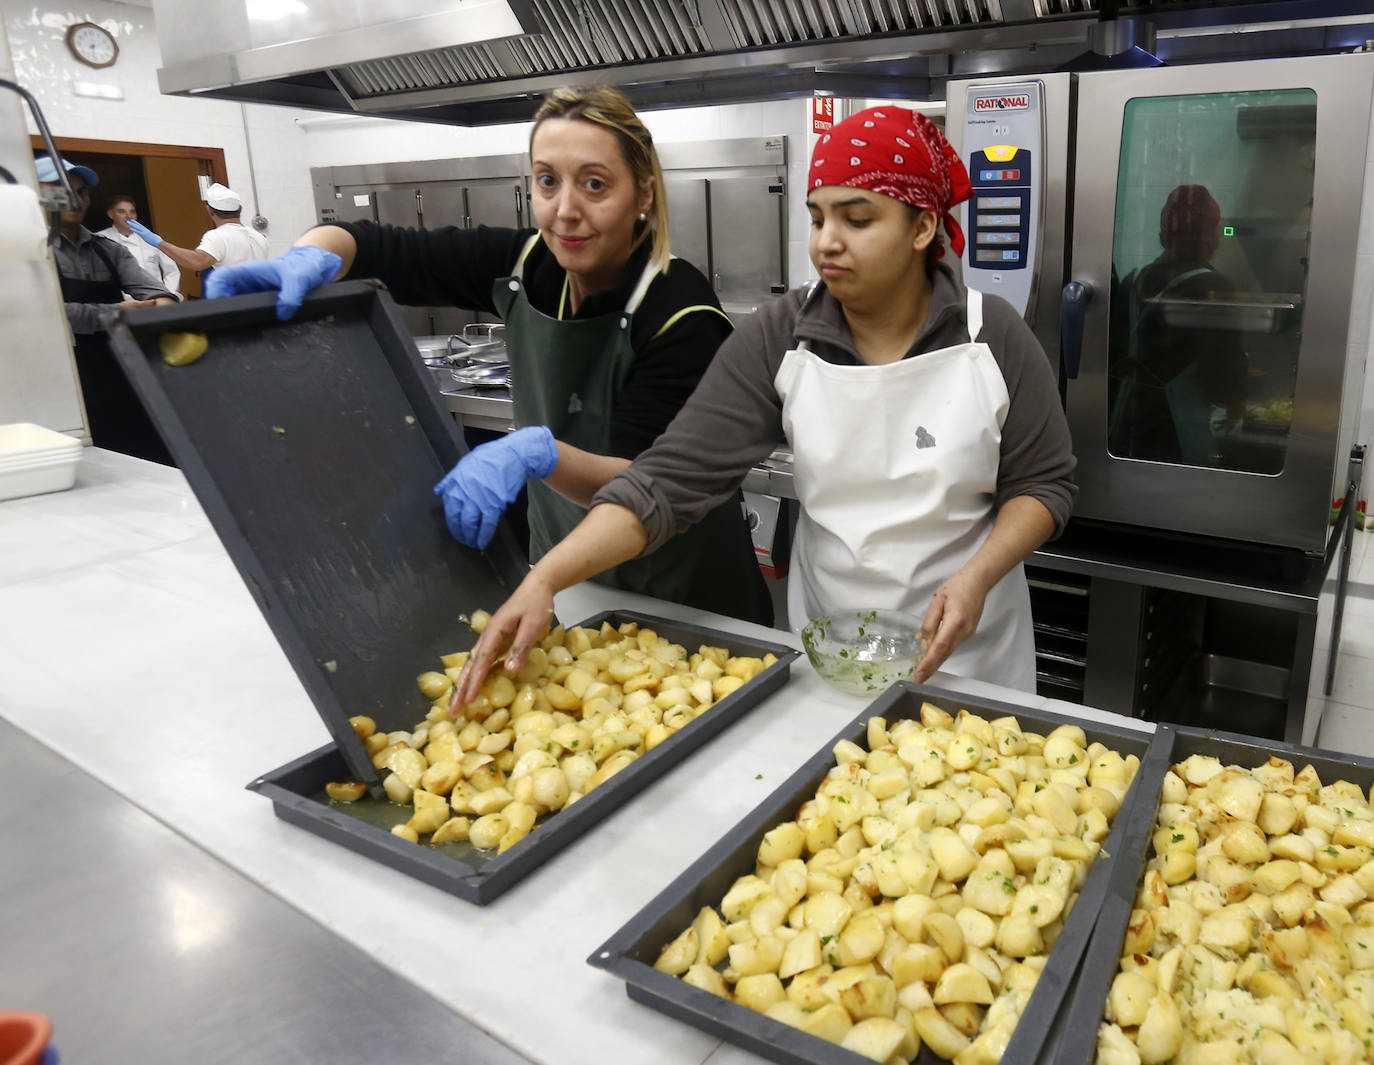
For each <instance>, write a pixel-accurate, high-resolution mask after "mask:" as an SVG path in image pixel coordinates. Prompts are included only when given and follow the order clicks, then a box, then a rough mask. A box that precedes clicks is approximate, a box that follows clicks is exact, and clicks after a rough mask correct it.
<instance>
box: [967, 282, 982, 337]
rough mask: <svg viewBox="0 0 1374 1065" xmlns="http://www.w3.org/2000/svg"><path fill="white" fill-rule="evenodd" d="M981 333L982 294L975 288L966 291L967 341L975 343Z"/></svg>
mask: <svg viewBox="0 0 1374 1065" xmlns="http://www.w3.org/2000/svg"><path fill="white" fill-rule="evenodd" d="M982 331H983V294H982V293H981V292H979V291H978V290H977V289H976V288H971V289H969V290H968V339H969V343H976V342H977V340H978V334H979V333H981V332H982Z"/></svg>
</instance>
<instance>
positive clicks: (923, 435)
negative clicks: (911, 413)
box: [916, 425, 935, 448]
mask: <svg viewBox="0 0 1374 1065" xmlns="http://www.w3.org/2000/svg"><path fill="white" fill-rule="evenodd" d="M916 446H917V447H918V448H927V447H934V446H935V437H933V436H931V435H930V434H929V433H928V432H926V427H925V426H924V425H918V426H916Z"/></svg>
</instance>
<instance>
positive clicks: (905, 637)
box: [801, 610, 925, 695]
mask: <svg viewBox="0 0 1374 1065" xmlns="http://www.w3.org/2000/svg"><path fill="white" fill-rule="evenodd" d="M801 638H802V646H803V647H805V648H806V657H807V658H809V659H810V660H811V665H812V668H814V669H815V670H816V672H817V673H819V674H820V675H821V678H822V679H823V680H825V681H826V682H828V683H829V684H830V685H831V686H832V687H834V688H838V689H839V690H840V691H842V692H844V693H845V694H847V695H877V694H878V693H880V692H883V691H886V690H887V689H888V688H889V687H891V685H892V684H893V683H894V682H895V681H899V680H911V678H912V674H913V673H915V671H916V665H917V663H918V662H920V661H921V656H922V655H923V654H924V653H925V648H924V647H923V646H922V644H921V619H920V618H917V617H913V616H912V615H911V614H904V613H902V612H901V611H899V610H847V611H842V612H839V613H835V614H827V615H823V616H821V617H817V618H812V619H811V620H810V621H809V622H807V624H806V627H805V628H804V629H802V632H801Z"/></svg>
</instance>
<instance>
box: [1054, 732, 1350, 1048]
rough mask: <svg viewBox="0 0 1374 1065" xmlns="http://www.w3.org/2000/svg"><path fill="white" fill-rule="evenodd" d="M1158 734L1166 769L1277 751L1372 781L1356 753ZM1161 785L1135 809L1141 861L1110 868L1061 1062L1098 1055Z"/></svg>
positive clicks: (1297, 764) (1247, 761)
mask: <svg viewBox="0 0 1374 1065" xmlns="http://www.w3.org/2000/svg"><path fill="white" fill-rule="evenodd" d="M1157 736H1158V741H1159V746H1160V750H1161V753H1162V754H1163V755H1164V760H1165V772H1167V771H1168V769H1169V767H1170V766H1173V765H1176V764H1177V763H1179V762H1181V761H1183V760H1184V759H1185V758H1188V757H1190V756H1192V755H1194V754H1206V755H1212V756H1214V757H1216V758H1219V759H1221V762H1222V764H1223V765H1239V766H1243V767H1245V768H1247V769H1253V768H1254V767H1256V766H1260V765H1263V764H1264V763H1265V762H1266V761H1268V759H1269V756H1270V755H1276V756H1278V757H1280V758H1284V759H1287V760H1288V761H1290V762H1293V763H1294V768H1295V769H1299V770H1300V769H1301V768H1302V766H1303V765H1307V764H1310V765H1311V766H1313V768H1315V769H1316V770H1317V773H1318V775H1320V776H1321V778H1322V782H1323V783H1325V784H1329V783H1331V782H1332V781H1334V780H1338V779H1344V780H1349V781H1350V782H1351V783H1355V784H1359V785H1360V786H1361V787H1362V788H1364V789H1365V790H1366V791H1368V790H1369V788H1370V786H1371V785H1374V759H1371V758H1363V757H1360V756H1359V755H1352V754H1340V753H1338V752H1335V751H1323V750H1321V749H1319V748H1316V747H1299V746H1296V745H1293V744H1288V743H1279V742H1277V741H1275V740H1268V739H1259V738H1257V737H1255V736H1242V735H1239V734H1237V733H1233V732H1213V731H1207V730H1203V729H1196V728H1187V727H1183V726H1169V725H1160V726H1159V732H1158V733H1157ZM1162 787H1163V776H1162V775H1161V777H1160V784H1159V787H1157V788H1156V789H1155V792H1154V795H1153V796H1152V797H1151V798H1150V799H1149V801H1142V803H1141V805H1140V807H1139V808H1138V810H1137V814H1138V816H1139V817H1140V819H1141V820H1143V821H1145V832H1146V837H1145V839H1146V846H1145V847H1144V848H1143V849H1142V850H1141V853H1140V857H1139V861H1137V862H1135V863H1134V867H1130V866H1127V865H1124V864H1118V866H1117V867H1116V869H1114V870H1113V883H1112V889H1111V892H1110V893H1109V895H1108V899H1107V903H1106V904H1105V905H1104V906H1103V908H1102V912H1101V913H1100V914H1099V915H1098V919H1097V927H1096V928H1095V929H1094V930H1093V935H1092V939H1091V940H1090V941H1089V943H1088V950H1087V953H1086V954H1085V955H1084V958H1083V966H1082V969H1081V971H1080V973H1079V978H1078V983H1077V986H1076V987H1075V989H1074V993H1073V996H1072V998H1071V999H1070V1002H1069V1006H1068V1008H1067V1009H1066V1010H1065V1019H1064V1025H1063V1033H1062V1038H1061V1040H1060V1043H1059V1047H1058V1053H1057V1055H1056V1057H1055V1061H1056V1062H1057V1063H1059V1065H1091V1063H1092V1062H1093V1061H1094V1060H1095V1059H1096V1057H1097V1031H1098V1026H1099V1025H1100V1024H1101V1023H1102V1020H1103V1016H1102V1014H1103V1011H1104V1009H1105V1007H1106V1003H1107V993H1108V992H1109V991H1110V990H1111V986H1112V981H1113V980H1114V979H1115V978H1116V969H1117V964H1118V962H1119V961H1120V955H1121V944H1122V941H1123V940H1124V939H1125V938H1126V925H1127V924H1128V923H1129V921H1130V919H1131V910H1132V909H1133V908H1134V904H1135V895H1136V889H1137V888H1138V887H1139V884H1140V877H1141V873H1142V871H1143V868H1144V865H1145V862H1146V860H1147V859H1148V858H1149V839H1150V836H1151V835H1153V829H1154V821H1155V815H1156V813H1157V812H1158V809H1159V795H1160V790H1161V789H1162ZM1143 798H1144V794H1143V793H1142V799H1143ZM1147 810H1148V820H1146V811H1147Z"/></svg>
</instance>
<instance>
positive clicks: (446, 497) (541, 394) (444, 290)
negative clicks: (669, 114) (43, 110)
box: [207, 87, 772, 624]
mask: <svg viewBox="0 0 1374 1065" xmlns="http://www.w3.org/2000/svg"><path fill="white" fill-rule="evenodd" d="M530 165H531V170H532V177H533V180H532V188H531V197H532V201H533V212H534V220H535V223H536V225H537V228H536V229H495V228H490V227H486V226H482V227H478V228H476V229H460V228H457V227H451V226H450V227H445V228H441V229H430V230H422V229H402V228H398V227H393V226H379V225H373V224H370V223H362V222H359V223H345V224H340V225H331V226H320V227H318V228H316V229H312V230H311V231H310V232H308V233H306V234H305V235H304V236H303V237H301V238H300V240H299V241H297V243H296V247H294V248H292V249H291V250H290V251H289V252H288V253H287V254H286V255H285V256H283V257H282V258H280V259H275V260H270V261H268V262H265V263H246V264H243V265H241V266H236V267H229V268H225V269H222V270H217V271H216V272H215V273H214V275H212V279H211V282H210V284H209V285H208V287H207V295H208V296H210V297H212V298H213V297H215V296H223V295H232V294H235V293H240V292H254V291H260V290H264V289H277V290H278V291H279V296H278V314H279V315H280V316H281V317H283V318H286V317H289V316H290V315H291V314H293V313H294V312H295V309H296V308H297V307H299V306H300V301H301V298H302V296H303V295H304V294H305V292H307V291H308V290H309V289H311V288H313V287H315V286H316V285H319V284H323V283H325V282H327V281H331V280H334V279H335V278H341V277H376V278H380V279H381V280H383V281H385V282H386V284H387V286H388V288H389V289H390V290H391V294H392V296H393V297H394V298H395V299H396V300H397V301H398V302H400V303H407V304H417V305H421V306H435V305H441V304H451V305H454V306H458V307H466V308H470V309H474V310H483V311H486V312H488V313H494V314H498V315H500V316H501V318H502V319H503V320H504V321H505V323H506V327H507V328H506V337H507V347H508V350H509V358H510V365H511V379H512V381H511V384H512V394H513V398H514V401H515V422H516V425H517V426H519V428H518V429H517V430H516V431H515V432H513V433H511V434H509V435H508V436H507V437H505V438H503V439H500V440H495V441H492V442H491V443H488V444H483V445H481V446H480V447H478V448H475V449H474V450H473V451H472V452H470V453H469V454H468V455H467V456H465V457H464V458H463V460H462V461H461V462H459V464H458V465H457V466H455V467H454V469H453V470H452V471H450V473H449V474H448V476H446V477H445V478H444V479H443V480H442V481H440V482H439V484H438V485H437V486H436V488H435V492H436V494H438V495H439V496H440V498H441V499H442V500H443V503H444V511H445V515H446V518H447V520H448V525H449V529H450V531H451V532H452V533H453V535H454V536H455V537H456V538H458V539H459V540H461V541H463V542H464V543H466V544H469V545H471V546H475V547H485V546H486V544H487V543H488V542H489V541H490V539H491V537H492V534H493V533H494V531H495V528H496V523H497V520H498V519H499V518H500V516H501V514H502V513H503V512H504V511H505V509H506V508H507V507H508V506H509V505H510V504H511V502H513V501H514V500H515V498H516V497H517V496H518V494H519V492H520V490H521V489H522V488H524V487H525V486H526V483H527V482H528V487H529V523H530V556H531V559H532V560H534V561H537V560H538V559H539V558H541V557H542V556H543V555H544V553H545V552H546V551H548V550H549V549H550V548H551V547H552V546H553V545H554V544H556V543H558V542H559V541H560V540H561V539H562V538H563V537H564V536H565V535H566V534H567V533H569V532H570V531H571V530H572V529H573V528H574V527H575V526H576V525H577V524H578V523H579V522H580V521H581V519H582V518H583V517H585V516H586V507H587V506H588V504H589V503H590V502H591V499H592V496H593V495H595V494H596V492H597V491H598V490H600V489H601V488H602V487H604V486H605V485H606V484H607V483H608V482H609V481H610V480H611V478H613V477H614V476H615V475H616V474H617V473H619V472H620V471H621V470H623V469H625V468H626V467H627V466H628V465H629V464H630V460H631V459H633V458H634V457H635V456H636V455H638V454H639V453H640V452H642V451H644V450H646V449H647V448H648V447H649V445H650V444H652V443H653V441H654V440H655V439H656V438H657V437H658V436H659V434H660V433H662V432H663V430H664V429H666V428H667V426H668V423H669V422H670V421H671V420H672V419H673V416H674V415H675V414H676V413H677V411H678V409H679V408H680V407H681V406H682V404H683V403H684V402H685V401H686V399H687V397H688V396H689V395H691V394H692V390H693V389H694V388H695V387H696V384H697V382H698V381H699V380H700V379H701V376H702V374H703V373H704V372H705V370H706V367H707V366H708V364H709V363H710V362H711V359H712V357H713V356H714V354H715V352H716V349H717V348H718V347H719V346H720V344H721V341H723V340H724V339H725V337H726V336H727V335H729V333H730V330H731V325H730V321H729V319H728V318H727V317H726V316H725V313H724V312H723V311H722V310H721V309H720V303H719V301H718V300H717V299H716V296H715V293H714V292H713V291H712V289H711V286H710V284H709V283H708V282H707V280H706V278H705V277H703V276H702V275H701V273H700V272H699V271H698V270H696V269H695V268H694V267H692V266H691V265H690V264H688V263H686V262H683V261H682V260H675V259H671V258H670V254H669V245H668V207H667V203H666V201H665V200H664V197H663V175H662V172H661V170H660V167H659V162H658V155H657V153H656V152H655V150H654V145H653V139H652V137H651V136H650V134H649V131H648V130H647V129H646V128H645V126H644V124H643V122H642V121H641V120H640V118H639V116H638V115H637V114H635V112H634V109H633V108H632V107H631V106H630V104H629V102H628V101H627V100H626V99H625V97H624V96H622V95H621V94H620V93H619V92H617V91H616V90H614V89H610V88H605V87H598V88H592V89H585V90H570V89H561V90H558V91H557V92H554V93H552V94H551V95H550V96H549V97H548V98H547V99H546V100H545V101H544V103H543V105H542V106H541V107H540V108H539V110H538V112H537V113H536V115H535V119H534V129H533V131H532V132H531V134H530ZM695 518H696V521H695V523H694V524H693V526H692V528H691V529H689V530H688V531H686V532H685V533H683V534H682V535H680V536H677V537H675V538H674V539H673V541H672V542H671V543H670V544H668V545H667V546H666V547H665V548H664V549H662V550H660V551H658V552H657V553H655V554H654V555H653V556H651V557H646V558H642V559H633V560H630V561H628V562H626V563H625V564H623V565H620V566H617V567H615V568H614V569H613V570H610V571H608V572H607V573H605V574H603V575H602V577H601V578H600V580H601V581H602V582H603V583H606V584H610V585H612V586H613V587H618V588H625V589H628V590H630V591H636V592H643V593H645V594H648V595H653V596H656V597H658V598H661V599H668V600H672V601H674V602H679V603H684V604H686V605H689V606H694V607H698V608H701V609H704V610H711V611H714V612H717V613H722V614H728V615H732V616H734V617H739V618H744V619H746V620H750V621H757V622H761V623H765V624H768V623H771V620H772V606H771V602H770V600H769V596H768V592H767V589H766V587H765V586H764V584H763V580H762V577H761V576H760V574H759V572H758V566H757V564H756V562H755V559H754V550H753V545H752V543H751V541H750V538H749V533H748V529H747V528H746V526H745V524H744V520H743V517H742V514H741V509H740V507H739V503H738V494H737V493H736V494H734V495H732V497H731V498H730V499H728V500H726V501H725V502H723V503H720V504H718V505H714V506H711V507H708V508H705V509H704V510H703V511H702V512H701V513H700V514H699V515H696V516H695Z"/></svg>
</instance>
